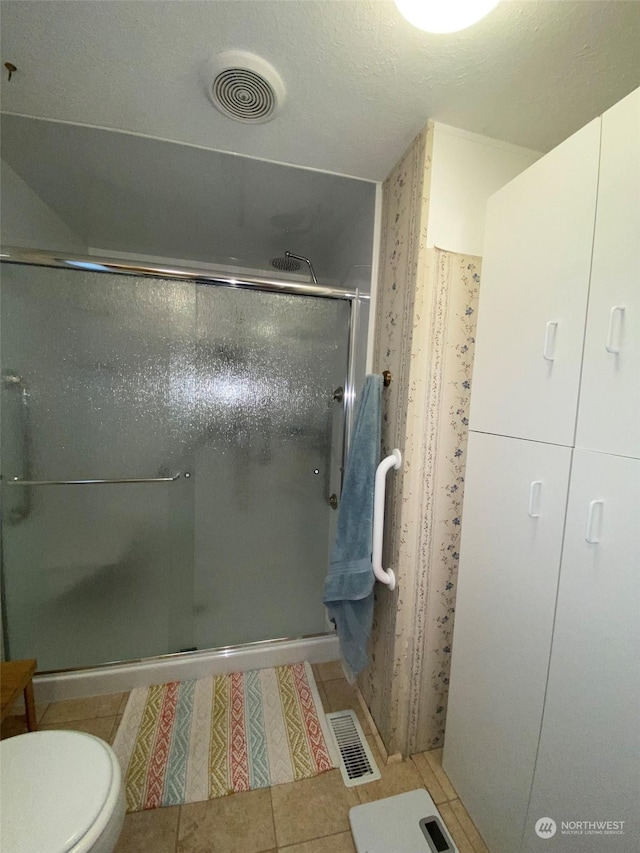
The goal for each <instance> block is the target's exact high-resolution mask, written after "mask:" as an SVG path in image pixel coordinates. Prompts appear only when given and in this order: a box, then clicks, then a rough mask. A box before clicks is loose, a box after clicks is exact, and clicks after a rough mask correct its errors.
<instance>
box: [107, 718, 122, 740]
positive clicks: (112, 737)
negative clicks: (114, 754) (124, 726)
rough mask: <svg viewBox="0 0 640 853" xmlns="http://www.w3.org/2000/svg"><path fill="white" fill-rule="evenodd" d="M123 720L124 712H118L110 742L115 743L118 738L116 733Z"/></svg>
mask: <svg viewBox="0 0 640 853" xmlns="http://www.w3.org/2000/svg"><path fill="white" fill-rule="evenodd" d="M121 722H122V714H118V716H117V717H116V718H115V720H114V722H113V728H112V729H111V736H110V737H109V743H111V744H112V743H113V742H114V740H115V739H116V734H117V733H118V728H119V726H120V723H121Z"/></svg>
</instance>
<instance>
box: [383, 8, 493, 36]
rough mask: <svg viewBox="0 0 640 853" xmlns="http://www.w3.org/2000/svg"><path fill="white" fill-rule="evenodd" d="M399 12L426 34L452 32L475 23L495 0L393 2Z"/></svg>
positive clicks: (489, 9)
mask: <svg viewBox="0 0 640 853" xmlns="http://www.w3.org/2000/svg"><path fill="white" fill-rule="evenodd" d="M395 4H396V6H397V7H398V10H399V11H400V13H401V14H402V15H403V16H404V17H405V18H406V19H407V21H409V23H410V24H413V26H414V27H417V28H418V29H419V30H425V31H426V32H428V33H455V32H457V31H458V30H464V29H466V28H467V27H470V26H471V25H472V24H475V23H476V21H479V20H480V19H481V18H484V16H485V15H488V14H489V12H490V11H491V10H492V9H493V8H494V7H495V6H497V5H498V0H395Z"/></svg>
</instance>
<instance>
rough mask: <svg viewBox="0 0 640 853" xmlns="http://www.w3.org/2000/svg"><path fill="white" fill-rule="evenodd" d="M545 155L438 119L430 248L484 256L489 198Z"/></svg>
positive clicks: (434, 144) (429, 225) (434, 142)
mask: <svg viewBox="0 0 640 853" xmlns="http://www.w3.org/2000/svg"><path fill="white" fill-rule="evenodd" d="M541 156H542V155H541V154H540V153H539V152H537V151H530V150H529V149H528V148H519V147H518V146H515V145H510V144H509V143H506V142H500V141H498V140H496V139H489V138H488V137H486V136H479V135H478V134H476V133H469V132H468V131H465V130H459V129H458V128H455V127H449V126H448V125H446V124H440V123H439V122H435V123H434V135H433V158H432V164H431V197H430V200H429V220H428V223H427V247H428V248H429V247H433V246H437V247H438V248H439V249H446V250H448V251H450V252H459V253H461V254H468V255H482V243H483V235H484V217H485V207H486V204H487V199H488V198H489V196H490V195H493V193H494V192H497V190H499V189H500V188H501V187H503V186H504V185H505V184H507V183H509V181H510V180H512V179H513V178H515V177H516V175H519V174H520V172H523V171H524V170H525V169H526V168H527V167H528V166H530V165H531V164H532V163H534V162H535V161H536V160H537V159H538V158H539V157H541Z"/></svg>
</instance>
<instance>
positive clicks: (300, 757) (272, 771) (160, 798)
mask: <svg viewBox="0 0 640 853" xmlns="http://www.w3.org/2000/svg"><path fill="white" fill-rule="evenodd" d="M332 743H333V742H332V740H331V735H330V734H329V730H328V728H327V726H326V723H325V718H324V712H323V710H322V703H321V701H320V697H319V695H318V690H317V687H316V684H315V680H314V677H313V673H312V671H311V666H310V665H309V664H308V663H300V664H295V665H293V666H278V667H275V668H273V669H258V670H252V671H250V672H236V673H232V674H231V675H218V676H213V677H211V678H201V679H197V680H195V681H174V682H170V683H169V684H160V685H158V686H156V687H142V688H137V689H136V690H133V691H132V692H131V695H130V696H129V701H128V703H127V707H126V709H125V712H124V716H123V718H122V722H121V724H120V726H119V728H118V733H117V735H116V739H115V742H114V745H113V748H114V750H115V751H116V754H117V756H118V759H119V761H120V766H121V767H122V773H123V777H124V779H125V787H126V793H127V811H129V812H137V811H142V810H143V809H153V808H158V807H159V806H175V805H180V804H182V803H192V802H196V801H198V800H209V799H212V798H214V797H224V796H225V795H227V794H231V793H233V792H235V791H250V790H253V789H254V788H266V787H268V786H270V785H279V784H282V783H284V782H294V781H296V780H298V779H306V778H309V777H310V776H317V775H318V774H319V773H324V772H325V771H326V770H330V769H331V768H332V767H336V766H337V761H336V759H335V755H334V754H333V752H332V750H333V749H334V747H333V746H332Z"/></svg>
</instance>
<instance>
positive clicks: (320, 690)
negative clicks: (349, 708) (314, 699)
mask: <svg viewBox="0 0 640 853" xmlns="http://www.w3.org/2000/svg"><path fill="white" fill-rule="evenodd" d="M318 694H319V695H320V701H321V702H322V709H323V711H324V712H325V714H326V713H327V711H328V710H329V700H328V699H327V693H326V690H325V689H324V684H323V683H322V682H319V683H318Z"/></svg>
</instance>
